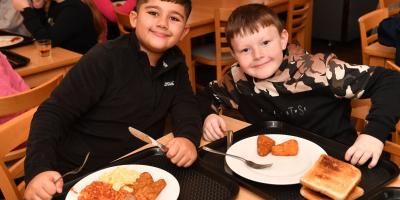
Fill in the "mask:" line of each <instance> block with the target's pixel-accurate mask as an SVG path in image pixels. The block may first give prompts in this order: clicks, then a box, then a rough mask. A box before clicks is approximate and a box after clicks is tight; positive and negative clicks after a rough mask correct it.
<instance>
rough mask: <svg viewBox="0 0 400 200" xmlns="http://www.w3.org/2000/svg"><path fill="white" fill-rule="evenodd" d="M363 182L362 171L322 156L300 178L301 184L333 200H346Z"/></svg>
mask: <svg viewBox="0 0 400 200" xmlns="http://www.w3.org/2000/svg"><path fill="white" fill-rule="evenodd" d="M360 180H361V171H360V170H359V169H358V168H357V167H355V166H353V165H351V164H349V163H346V162H343V161H341V160H338V159H336V158H333V157H331V156H328V155H325V154H322V155H321V156H320V158H319V159H318V160H317V161H316V162H315V163H314V165H313V166H312V167H311V168H310V169H309V170H308V171H307V172H306V173H305V174H304V175H303V176H302V177H301V178H300V183H301V184H302V185H303V186H305V187H307V188H310V189H311V190H314V191H316V192H320V193H322V194H324V195H326V196H328V197H330V198H332V199H337V200H345V199H346V197H347V196H348V195H349V194H350V192H351V191H352V190H353V188H354V187H355V186H356V185H358V183H359V182H360Z"/></svg>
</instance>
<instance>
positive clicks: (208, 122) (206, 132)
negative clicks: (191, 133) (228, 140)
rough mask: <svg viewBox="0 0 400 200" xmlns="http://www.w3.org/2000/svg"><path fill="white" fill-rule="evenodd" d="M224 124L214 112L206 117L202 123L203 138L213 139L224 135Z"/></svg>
mask: <svg viewBox="0 0 400 200" xmlns="http://www.w3.org/2000/svg"><path fill="white" fill-rule="evenodd" d="M224 131H226V124H225V121H224V119H222V117H220V116H219V115H216V114H210V115H208V116H207V117H206V119H205V120H204V124H203V138H204V139H205V140H206V141H215V140H218V139H220V138H223V137H224V136H225V134H224Z"/></svg>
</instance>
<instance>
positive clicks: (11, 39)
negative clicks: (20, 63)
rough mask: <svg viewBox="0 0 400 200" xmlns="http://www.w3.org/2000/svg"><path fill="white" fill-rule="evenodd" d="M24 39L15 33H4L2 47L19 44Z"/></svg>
mask: <svg viewBox="0 0 400 200" xmlns="http://www.w3.org/2000/svg"><path fill="white" fill-rule="evenodd" d="M23 40H24V38H23V37H21V36H15V35H2V36H0V47H8V46H11V45H14V44H18V43H20V42H22V41H23Z"/></svg>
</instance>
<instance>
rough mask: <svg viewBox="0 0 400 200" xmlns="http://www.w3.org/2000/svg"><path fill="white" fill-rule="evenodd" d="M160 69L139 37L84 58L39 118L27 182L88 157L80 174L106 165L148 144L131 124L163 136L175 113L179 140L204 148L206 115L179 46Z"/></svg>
mask: <svg viewBox="0 0 400 200" xmlns="http://www.w3.org/2000/svg"><path fill="white" fill-rule="evenodd" d="M155 68H156V69H158V70H153V72H152V67H150V65H149V61H148V57H147V55H146V54H145V53H144V52H142V51H140V50H139V44H138V41H137V38H136V36H135V34H130V35H125V36H121V37H120V38H117V39H116V40H113V41H109V42H106V43H104V44H100V45H97V46H95V47H94V48H93V49H91V50H90V51H89V52H88V53H87V54H86V55H85V56H83V57H82V59H81V60H80V61H79V62H78V64H76V65H75V67H73V68H72V69H71V71H70V72H69V73H68V74H67V76H66V77H65V79H64V80H63V81H62V82H61V84H60V85H59V86H58V88H56V89H55V91H54V92H53V93H52V95H51V97H50V98H49V99H48V100H46V101H45V102H44V103H43V104H42V105H41V106H40V107H39V109H38V111H37V112H36V114H35V116H34V119H33V121H32V126H31V131H30V135H29V139H28V150H27V158H26V162H25V179H26V182H27V183H28V182H29V181H30V180H31V179H32V178H33V177H34V176H35V175H37V174H38V173H40V172H43V171H47V170H56V171H58V172H60V173H64V172H66V171H68V170H71V169H74V168H75V167H77V166H78V165H79V164H80V163H81V162H82V160H83V159H84V157H85V154H86V153H87V152H89V151H90V152H91V155H90V158H89V161H88V163H87V165H86V167H85V168H84V170H83V172H81V173H80V174H78V176H79V175H82V174H85V173H87V172H90V171H93V170H95V169H97V168H99V167H102V166H105V165H107V164H108V163H109V162H110V161H112V160H114V159H116V158H118V157H120V156H122V155H124V154H126V153H129V152H131V151H132V150H134V149H136V148H138V147H140V146H142V145H144V143H143V142H141V141H140V140H138V139H136V138H135V137H133V136H132V135H130V133H129V132H128V126H132V127H135V128H137V129H139V130H141V131H143V132H146V133H148V134H150V135H151V136H153V137H154V138H158V137H160V136H162V134H163V130H164V122H165V118H166V116H167V115H168V114H169V115H170V116H171V118H172V129H173V133H174V135H175V137H185V138H188V139H190V140H191V141H192V142H193V143H194V144H195V145H196V146H198V145H199V141H200V137H201V117H200V114H199V111H198V109H197V107H196V100H195V98H194V96H193V92H192V90H191V87H190V83H189V79H188V74H187V66H186V64H185V60H184V58H183V54H182V53H181V51H180V50H179V49H178V48H177V47H173V48H172V49H169V50H168V51H167V52H165V53H164V55H163V56H162V57H161V58H160V60H159V62H158V64H157V66H155ZM70 178H73V177H70Z"/></svg>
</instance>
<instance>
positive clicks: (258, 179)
mask: <svg viewBox="0 0 400 200" xmlns="http://www.w3.org/2000/svg"><path fill="white" fill-rule="evenodd" d="M258 135H266V136H269V137H270V136H271V137H276V136H278V137H286V138H288V139H297V138H299V139H301V140H305V141H307V142H310V143H311V144H312V145H314V147H315V148H316V149H317V150H318V151H319V152H317V153H316V154H318V155H321V154H327V153H326V151H325V150H324V149H323V148H322V147H321V146H320V145H318V144H316V143H315V142H313V141H311V140H308V139H306V138H302V137H299V136H295V135H288V134H257V135H254V136H250V137H246V138H243V139H241V140H239V141H237V142H235V143H234V144H232V146H231V147H230V148H229V149H228V150H227V153H232V152H230V149H231V148H232V147H234V145H235V144H238V143H239V142H241V141H243V140H247V139H251V138H256V137H258ZM254 147H256V144H255V145H254ZM231 151H232V150H231ZM239 156H240V155H239ZM318 158H319V156H315V158H311V164H310V165H309V167H308V169H309V168H310V167H311V166H312V165H313V164H314V162H315V161H316V160H318ZM233 160H234V158H230V157H227V156H225V162H226V163H227V165H228V166H229V168H230V169H231V170H232V171H233V172H234V173H235V174H236V175H238V176H240V177H243V178H245V179H247V180H250V181H254V182H258V183H263V184H270V185H293V184H299V183H300V179H298V181H286V182H285V181H280V182H276V181H275V182H274V181H263V180H261V178H251V177H250V178H249V176H246V175H244V173H243V172H237V169H235V167H232V166H231V165H233V164H232V163H231V164H230V162H232V161H233ZM235 161H236V160H235ZM235 161H233V162H235ZM308 169H306V170H304V172H305V171H307V170H308ZM266 176H268V175H266ZM269 177H271V176H269ZM293 177H297V176H293Z"/></svg>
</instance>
